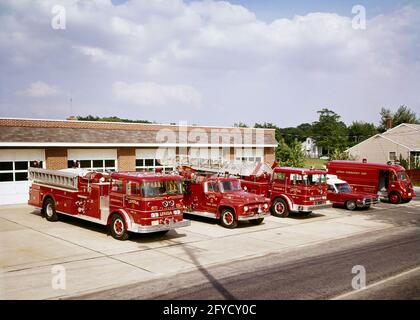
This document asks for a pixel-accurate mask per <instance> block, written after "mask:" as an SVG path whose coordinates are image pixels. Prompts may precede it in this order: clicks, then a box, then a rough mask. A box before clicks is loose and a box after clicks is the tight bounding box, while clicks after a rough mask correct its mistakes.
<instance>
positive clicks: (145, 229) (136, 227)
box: [129, 219, 191, 233]
mask: <svg viewBox="0 0 420 320" xmlns="http://www.w3.org/2000/svg"><path fill="white" fill-rule="evenodd" d="M189 225H191V221H190V220H187V219H184V220H182V221H178V222H173V221H172V220H171V221H170V222H169V223H168V224H158V225H155V226H142V225H140V224H136V223H133V224H132V225H131V229H130V230H129V231H131V232H135V233H153V232H159V231H166V230H172V229H176V228H182V227H188V226H189Z"/></svg>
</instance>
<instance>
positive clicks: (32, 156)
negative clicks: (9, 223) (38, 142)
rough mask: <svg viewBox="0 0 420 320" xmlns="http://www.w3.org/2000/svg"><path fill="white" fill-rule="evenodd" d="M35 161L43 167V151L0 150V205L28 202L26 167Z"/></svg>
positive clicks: (32, 164)
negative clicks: (40, 162)
mask: <svg viewBox="0 0 420 320" xmlns="http://www.w3.org/2000/svg"><path fill="white" fill-rule="evenodd" d="M35 161H38V162H39V161H42V164H43V166H45V151H44V149H16V150H14V149H6V150H5V149H1V150H0V205H3V204H17V203H26V202H27V201H28V191H29V181H28V167H29V166H34V162H35Z"/></svg>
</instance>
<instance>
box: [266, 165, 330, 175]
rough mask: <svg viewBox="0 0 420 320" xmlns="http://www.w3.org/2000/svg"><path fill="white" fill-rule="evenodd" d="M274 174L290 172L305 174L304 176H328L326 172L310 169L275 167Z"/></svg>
mask: <svg viewBox="0 0 420 320" xmlns="http://www.w3.org/2000/svg"><path fill="white" fill-rule="evenodd" d="M274 172H289V173H303V174H326V173H327V172H326V171H325V170H320V169H308V168H294V167H275V168H274Z"/></svg>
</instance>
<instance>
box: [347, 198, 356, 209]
mask: <svg viewBox="0 0 420 320" xmlns="http://www.w3.org/2000/svg"><path fill="white" fill-rule="evenodd" d="M356 207H357V205H356V202H355V201H353V200H349V201H347V202H346V209H347V210H350V211H353V210H354V209H356Z"/></svg>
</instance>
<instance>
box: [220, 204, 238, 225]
mask: <svg viewBox="0 0 420 320" xmlns="http://www.w3.org/2000/svg"><path fill="white" fill-rule="evenodd" d="M220 223H221V224H222V226H223V227H225V228H228V229H235V228H236V227H237V226H238V221H237V220H236V218H235V212H233V210H232V209H223V210H222V214H221V216H220Z"/></svg>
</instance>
